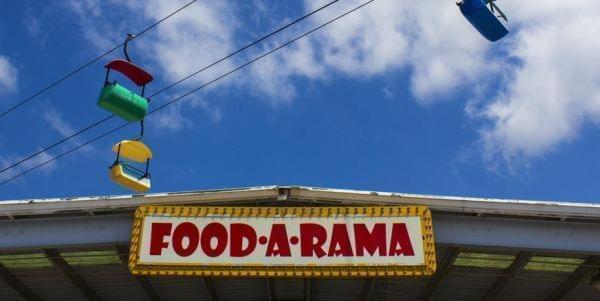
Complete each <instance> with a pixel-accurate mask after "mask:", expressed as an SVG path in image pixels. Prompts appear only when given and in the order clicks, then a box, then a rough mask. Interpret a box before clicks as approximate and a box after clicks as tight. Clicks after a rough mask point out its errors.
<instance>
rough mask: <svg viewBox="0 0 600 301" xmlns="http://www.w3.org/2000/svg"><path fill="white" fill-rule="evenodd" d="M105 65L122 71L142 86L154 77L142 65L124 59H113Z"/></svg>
mask: <svg viewBox="0 0 600 301" xmlns="http://www.w3.org/2000/svg"><path fill="white" fill-rule="evenodd" d="M104 67H105V68H108V69H111V70H115V71H118V72H120V73H122V74H123V75H125V76H126V77H127V78H129V79H130V80H131V81H132V82H134V83H135V84H136V85H138V86H140V87H141V86H143V85H145V84H147V83H149V82H151V81H152V80H153V79H154V78H153V77H152V75H150V73H148V72H147V71H146V70H144V69H143V68H142V67H140V66H138V65H135V64H133V63H130V62H128V61H126V60H122V59H116V60H112V61H110V63H108V64H106V66H104Z"/></svg>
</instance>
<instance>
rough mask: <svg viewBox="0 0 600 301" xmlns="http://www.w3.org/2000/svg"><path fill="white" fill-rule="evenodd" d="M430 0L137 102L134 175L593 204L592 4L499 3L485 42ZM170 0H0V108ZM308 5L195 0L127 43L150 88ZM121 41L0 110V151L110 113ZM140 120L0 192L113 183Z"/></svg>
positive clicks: (57, 191)
mask: <svg viewBox="0 0 600 301" xmlns="http://www.w3.org/2000/svg"><path fill="white" fill-rule="evenodd" d="M447 2H448V3H443V4H440V3H439V1H433V0H431V1H419V3H415V2H414V1H394V0H376V1H375V2H374V3H372V4H370V5H369V6H367V7H366V8H364V9H362V10H361V11H359V12H357V13H355V14H353V15H351V16H348V17H347V18H344V19H342V20H340V21H338V22H337V23H335V24H333V25H332V26H330V27H326V28H325V29H324V30H322V31H320V32H319V33H317V34H316V35H314V36H311V37H310V38H308V39H304V40H302V41H301V42H300V43H298V44H294V45H293V46H292V47H290V48H286V49H284V50H282V51H280V52H278V53H277V54H276V55H273V56H270V57H268V59H266V60H263V61H260V62H258V63H256V64H254V65H252V66H250V67H248V68H246V69H243V70H241V71H240V72H238V73H236V74H235V75H234V76H232V77H229V78H227V79H225V80H224V81H221V82H219V83H218V84H216V85H214V86H210V87H209V88H207V89H204V90H202V91H200V92H198V93H196V94H194V95H192V96H191V97H188V98H186V99H184V100H182V101H180V102H178V103H177V104H176V105H173V106H171V107H170V108H169V109H168V110H166V111H165V112H162V113H160V114H157V115H155V116H152V117H150V118H148V120H147V131H146V136H145V142H146V143H147V144H148V145H150V146H151V147H152V149H153V151H154V153H155V160H154V161H153V162H152V165H151V173H152V180H153V188H152V190H151V192H162V191H181V190H196V189H212V188H227V187H241V186H255V185H273V184H281V185H306V186H320V187H334V188H348V189H364V190H380V191H394V192H410V193H425V194H445V195H461V196H480V197H496V198H518V199H548V200H562V201H588V202H596V201H598V200H599V198H598V197H599V196H600V185H598V180H599V179H600V163H599V162H600V161H599V160H598V154H600V141H599V139H598V138H599V136H600V131H599V129H598V126H597V125H598V124H599V122H600V84H599V83H600V73H599V72H598V71H597V70H600V68H599V67H600V42H599V41H597V39H593V38H592V37H597V36H599V34H600V21H598V20H597V19H596V16H597V15H598V13H600V4H599V3H597V1H579V2H578V3H565V1H547V3H546V4H545V5H544V6H539V5H538V4H535V3H523V2H522V1H516V0H506V1H501V2H499V3H498V4H499V5H501V6H502V7H503V8H504V10H505V12H506V13H507V14H508V15H509V18H510V21H511V23H510V24H511V29H512V32H511V34H510V35H509V36H508V37H507V38H506V39H504V40H502V41H501V42H499V43H496V44H491V43H488V42H487V41H485V40H484V39H483V38H482V37H480V36H479V35H478V34H477V33H476V32H475V31H474V30H473V29H472V28H470V27H469V25H468V24H467V23H466V21H465V20H464V19H463V18H462V16H461V15H460V13H459V12H458V9H457V8H456V7H455V5H454V1H447ZM182 3H183V1H158V0H152V1H145V2H144V3H139V1H98V0H86V1H67V0H65V1H56V2H52V4H50V5H48V4H46V3H42V2H40V1H19V2H11V3H9V4H7V5H8V7H6V9H4V10H3V13H0V14H1V18H0V40H1V41H3V42H2V43H1V44H0V108H6V107H8V106H9V105H11V104H13V103H15V102H16V101H18V100H20V99H22V98H24V97H27V96H29V95H31V94H33V93H35V91H37V90H38V89H39V88H40V87H43V86H44V85H46V84H47V83H49V82H52V81H54V80H56V79H57V78H59V77H60V76H62V75H64V74H66V73H67V72H69V71H71V70H73V69H74V68H76V67H78V66H80V65H81V64H82V63H84V62H85V61H86V60H88V59H89V58H91V57H94V56H96V55H97V54H99V53H101V52H103V51H104V50H106V49H108V48H110V47H111V46H112V45H115V44H117V43H119V42H121V41H122V40H123V39H124V37H125V34H126V33H128V32H136V31H139V30H140V29H141V28H143V27H144V26H146V25H147V24H150V23H152V22H154V21H156V20H157V19H159V18H161V17H163V16H165V15H167V14H168V13H170V12H171V11H173V10H175V9H176V8H177V7H178V6H181V5H182ZM323 3H324V1H312V0H306V1H300V0H297V1H285V2H282V1H266V0H265V1H258V0H257V1H198V3H195V4H193V5H192V6H190V8H188V9H186V10H184V11H183V12H182V13H180V14H178V15H175V16H174V17H172V18H171V19H169V20H167V21H165V22H164V23H163V24H161V25H159V26H158V27H157V28H155V29H154V30H152V31H150V32H148V33H147V34H145V35H144V36H142V37H140V38H139V39H136V40H135V41H134V42H132V44H131V48H130V54H131V56H132V59H133V60H134V62H136V63H138V64H140V65H143V66H145V67H147V69H149V70H151V71H152V73H153V74H154V75H155V78H156V80H155V81H154V82H153V83H152V84H151V85H150V86H149V88H148V91H150V93H152V92H153V91H156V90H157V89H158V88H160V87H163V86H165V85H167V84H168V83H170V82H172V81H175V80H177V79H179V78H181V77H183V76H185V75H187V74H188V73H190V72H192V71H194V70H196V69H199V68H201V67H202V66H204V65H206V64H208V63H211V62H212V61H214V60H215V59H216V58H219V57H221V56H223V55H224V54H226V53H228V52H230V51H232V50H235V49H237V48H238V47H240V46H242V45H244V44H245V43H247V42H249V41H251V40H253V39H256V38H257V37H259V36H260V35H261V34H264V33H266V32H268V31H270V30H272V29H274V28H276V27H277V26H280V25H282V24H283V23H285V22H288V21H289V20H291V19H294V18H296V17H298V16H300V15H302V14H304V13H306V12H307V11H310V10H311V9H314V8H315V7H317V6H319V5H322V4H323ZM358 3H360V1H353V0H346V1H344V0H342V1H340V3H337V4H335V5H333V6H331V7H329V8H328V9H327V10H326V11H323V12H321V13H319V14H318V15H316V16H314V17H313V18H311V19H310V20H307V21H306V22H304V23H302V24H300V25H299V26H296V27H294V28H291V29H290V30H289V31H286V32H284V33H283V34H281V35H279V36H277V37H275V38H274V39H272V40H269V41H268V42H267V43H265V44H261V45H260V46H258V47H257V48H253V49H251V50H249V51H248V52H245V53H243V54H241V55H240V56H237V57H235V58H234V59H232V60H229V61H227V62H224V63H223V64H220V65H218V66H216V67H215V68H213V69H211V70H208V72H205V73H202V74H200V75H199V76H197V77H195V78H193V79H191V80H189V81H186V82H184V83H182V84H181V85H179V86H177V87H176V88H173V89H171V90H169V91H167V92H165V93H163V94H161V95H159V96H157V97H156V98H155V99H153V102H152V103H151V107H152V106H154V107H155V106H158V105H159V104H161V103H163V102H165V101H168V100H169V99H171V98H173V97H176V96H178V95H180V94H182V93H185V92H186V91H188V90H190V89H192V88H194V87H197V86H199V85H201V84H202V83H204V82H206V81H208V80H210V79H212V78H214V77H216V76H218V75H219V74H221V73H223V72H226V71H228V70H229V69H231V68H234V67H235V66H237V65H239V64H242V63H244V62H245V61H246V60H248V59H251V58H253V57H255V56H257V55H259V54H260V53H262V52H264V51H267V50H269V49H270V48H272V47H274V46H276V45H278V44H280V43H283V42H285V41H287V40H289V39H290V38H293V37H295V36H296V35H298V34H300V33H302V32H303V31H306V30H307V29H310V28H312V27H314V26H317V25H319V24H321V23H323V22H325V21H327V20H328V19H330V18H332V17H333V16H337V15H339V14H341V13H343V12H345V11H346V10H348V9H350V8H351V7H353V6H356V5H357V4H358ZM584 8H585V9H584ZM7 12H10V14H9V13H7ZM121 56H122V54H121V51H120V50H119V51H116V52H114V53H112V54H110V55H109V56H107V57H106V58H104V59H103V60H101V61H100V62H98V63H96V64H94V65H92V66H91V67H89V68H87V69H85V70H84V71H83V72H81V73H79V74H78V75H76V76H74V77H73V78H71V79H70V80H68V81H66V82H64V83H62V84H60V85H59V86H57V87H55V88H54V89H52V90H50V91H49V92H47V93H44V94H42V95H41V96H39V97H37V98H36V99H35V100H33V101H31V102H30V103H29V104H27V105H26V106H24V107H22V108H20V109H18V110H17V111H15V112H13V113H12V114H10V115H8V116H6V117H5V118H2V119H0V129H1V130H0V165H4V166H6V165H7V164H9V163H10V162H13V161H15V160H16V159H19V158H20V157H23V156H25V155H27V154H30V153H31V152H33V151H35V150H38V149H40V148H41V147H43V146H46V145H48V144H51V143H52V142H54V141H56V140H58V139H61V138H62V137H65V136H66V135H69V134H70V133H72V132H74V131H75V130H77V129H80V128H82V127H84V126H86V125H88V124H90V123H91V122H93V121H96V120H98V119H100V118H103V117H104V116H107V115H108V113H107V112H106V111H103V110H102V109H100V108H99V107H97V106H96V98H97V96H98V93H99V90H100V88H101V86H102V81H103V78H104V69H103V64H105V63H106V62H107V61H108V60H109V59H112V58H117V57H121ZM120 123H121V121H120V120H112V121H110V122H108V123H107V124H104V125H102V126H101V127H99V128H96V129H94V130H93V131H91V132H90V133H86V134H85V135H83V136H81V137H78V138H77V139H74V140H73V141H70V142H68V143H65V145H63V146H61V147H58V148H56V149H53V150H50V151H49V152H47V153H44V154H42V155H41V156H39V157H37V158H36V159H35V160H32V162H31V164H34V163H39V162H43V161H45V160H47V159H48V158H50V157H51V156H53V155H56V154H58V153H61V152H63V151H65V150H67V149H68V148H70V147H73V146H75V145H77V144H79V143H81V142H83V141H86V140H88V139H90V138H92V137H94V136H96V135H99V134H101V133H102V132H104V131H106V130H108V129H111V128H113V127H115V126H117V125H119V124H120ZM137 131H138V128H137V126H132V127H130V128H127V129H126V130H124V131H120V132H118V133H115V134H112V135H111V136H109V137H107V138H105V139H102V140H100V141H98V142H96V143H94V144H92V145H91V146H88V147H85V148H83V149H82V150H80V151H78V152H76V153H73V154H71V155H68V156H66V157H64V158H62V159H60V160H58V161H55V162H54V163H53V164H50V165H48V166H46V167H44V168H42V169H39V170H37V171H35V172H32V173H30V174H28V175H26V176H24V177H22V178H20V179H18V180H16V181H13V182H10V183H8V184H5V185H3V186H0V199H22V198H43V197H67V196H82V195H109V194H126V193H128V191H126V190H124V189H122V188H120V187H119V186H116V185H115V184H113V183H111V182H110V181H109V179H108V175H107V172H108V166H109V165H110V164H111V162H112V160H114V157H113V154H112V152H111V151H110V147H111V146H112V144H113V143H116V142H118V141H119V140H121V139H127V138H134V137H135V136H136V135H137ZM23 168H25V167H20V168H18V169H16V170H14V171H11V172H18V171H21V170H23ZM9 175H10V172H7V173H4V174H0V178H6V177H7V176H9Z"/></svg>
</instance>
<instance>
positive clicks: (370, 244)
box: [354, 224, 387, 256]
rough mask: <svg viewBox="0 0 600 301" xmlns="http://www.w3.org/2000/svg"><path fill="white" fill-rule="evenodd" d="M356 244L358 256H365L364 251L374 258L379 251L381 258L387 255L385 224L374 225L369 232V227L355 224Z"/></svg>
mask: <svg viewBox="0 0 600 301" xmlns="http://www.w3.org/2000/svg"><path fill="white" fill-rule="evenodd" d="M354 243H355V245H356V256H363V255H364V251H365V250H367V252H368V253H369V254H370V255H371V256H373V255H374V254H375V252H376V251H378V253H379V256H385V255H386V250H387V248H386V243H385V224H375V225H373V230H372V231H371V232H369V229H367V225H365V224H354Z"/></svg>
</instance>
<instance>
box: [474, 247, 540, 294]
mask: <svg viewBox="0 0 600 301" xmlns="http://www.w3.org/2000/svg"><path fill="white" fill-rule="evenodd" d="M532 257H533V252H519V254H517V256H516V257H515V259H514V260H513V262H512V264H511V265H510V266H509V267H508V268H506V270H505V271H504V273H502V275H500V277H498V281H496V283H494V285H493V286H492V287H491V288H490V290H489V291H488V292H487V294H486V295H485V296H484V297H483V299H484V300H489V301H491V300H497V299H498V298H499V297H500V296H501V295H502V293H503V292H504V290H506V288H507V287H508V286H509V285H510V283H511V282H512V281H513V280H514V279H515V277H517V275H519V274H520V273H521V271H523V268H524V267H525V266H526V265H527V264H528V263H529V261H530V260H531V258H532Z"/></svg>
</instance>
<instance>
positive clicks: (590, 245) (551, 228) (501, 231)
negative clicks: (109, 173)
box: [0, 212, 600, 255]
mask: <svg viewBox="0 0 600 301" xmlns="http://www.w3.org/2000/svg"><path fill="white" fill-rule="evenodd" d="M132 219H133V218H132V216H131V215H129V214H123V215H96V216H84V217H64V216H63V217H52V218H37V219H35V218H32V219H16V220H8V219H7V220H1V221H0V229H2V231H0V251H3V252H4V251H10V250H15V249H17V250H28V249H29V250H31V249H35V250H39V249H42V248H68V247H76V246H86V247H87V246H90V245H94V246H106V245H108V246H113V245H114V244H129V241H130V239H131V237H130V236H131V225H132ZM433 220H434V223H433V230H434V232H435V243H436V245H439V244H444V245H455V246H465V247H492V248H505V249H510V250H523V251H532V250H533V251H539V252H553V253H561V254H562V253H577V254H589V255H595V254H599V253H600V240H599V239H598V233H600V223H592V222H590V223H587V222H579V221H578V222H569V221H567V222H557V221H544V220H530V219H522V218H492V217H474V216H455V215H441V214H436V213H435V212H434V214H433ZM57 233H60V235H57ZM557 241H560V242H561V243H560V244H559V243H556V242H557Z"/></svg>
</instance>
